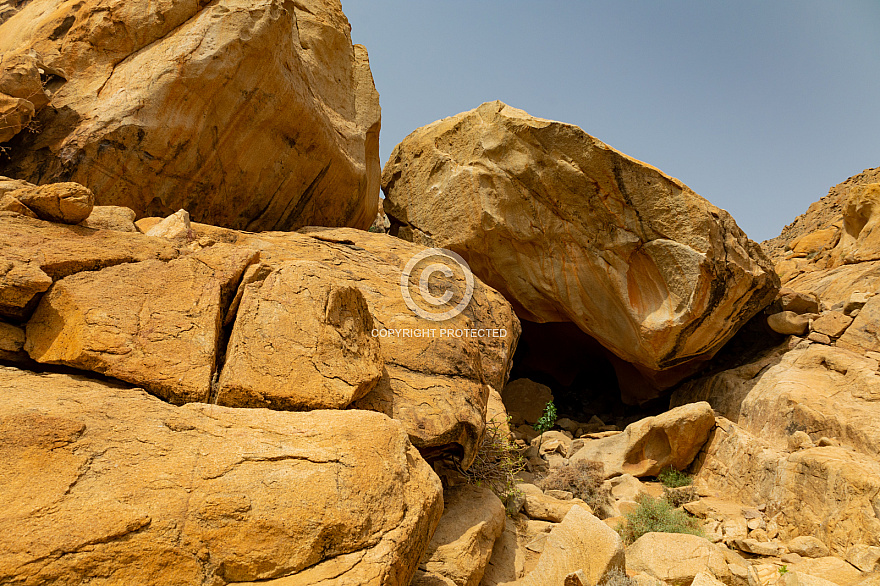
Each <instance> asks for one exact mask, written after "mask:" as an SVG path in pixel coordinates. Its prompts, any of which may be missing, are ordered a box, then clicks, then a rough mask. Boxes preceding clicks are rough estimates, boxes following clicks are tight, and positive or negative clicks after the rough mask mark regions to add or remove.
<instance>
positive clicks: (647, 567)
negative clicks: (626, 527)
mask: <svg viewBox="0 0 880 586" xmlns="http://www.w3.org/2000/svg"><path fill="white" fill-rule="evenodd" d="M626 569H627V571H634V572H645V573H647V574H649V575H651V576H653V577H655V578H657V579H658V580H663V581H664V582H666V583H668V584H678V585H683V586H688V585H689V584H691V583H692V582H693V580H694V578H695V577H696V576H697V575H698V574H700V573H701V572H709V573H710V574H712V575H713V576H716V577H717V576H719V575H724V574H727V573H728V571H727V564H726V562H725V560H724V554H722V553H721V551H720V550H719V549H718V548H717V547H716V546H715V545H713V544H712V543H710V542H709V541H708V540H706V539H704V538H702V537H697V536H696V535H686V534H679V533H645V534H644V535H642V536H641V537H639V538H638V539H636V540H635V542H633V544H632V545H630V546H629V547H627V548H626Z"/></svg>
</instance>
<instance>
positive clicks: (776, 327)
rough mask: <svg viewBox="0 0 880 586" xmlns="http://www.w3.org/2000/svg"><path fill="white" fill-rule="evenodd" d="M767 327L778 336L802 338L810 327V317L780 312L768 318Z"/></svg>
mask: <svg viewBox="0 0 880 586" xmlns="http://www.w3.org/2000/svg"><path fill="white" fill-rule="evenodd" d="M767 325H768V326H770V329H771V330H773V331H774V332H776V333H777V334H783V335H785V336H802V335H804V333H806V331H807V328H808V327H809V325H810V317H809V316H808V315H798V314H797V313H795V312H793V311H780V312H779V313H774V314H772V315H768V316H767Z"/></svg>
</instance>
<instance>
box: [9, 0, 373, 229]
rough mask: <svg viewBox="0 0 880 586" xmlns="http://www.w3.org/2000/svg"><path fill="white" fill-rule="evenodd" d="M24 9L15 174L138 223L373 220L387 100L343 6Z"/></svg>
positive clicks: (33, 5)
mask: <svg viewBox="0 0 880 586" xmlns="http://www.w3.org/2000/svg"><path fill="white" fill-rule="evenodd" d="M19 4H20V5H18V6H16V7H15V8H16V10H15V11H14V12H13V13H12V14H11V15H10V14H9V13H8V12H7V13H4V14H3V16H2V17H0V18H2V19H5V22H2V24H0V55H2V56H3V65H2V66H0V142H2V141H7V140H9V139H10V138H12V136H13V135H17V136H15V138H14V139H12V141H11V142H7V143H6V144H5V145H4V147H5V148H6V150H7V152H8V155H9V157H10V158H9V159H8V160H4V161H3V162H2V163H0V174H5V175H10V176H13V177H17V178H21V179H26V180H28V181H31V182H33V183H40V184H44V183H54V182H58V181H75V182H78V183H81V184H83V185H85V186H86V187H88V188H89V189H91V190H92V191H93V192H94V193H95V196H96V198H97V203H98V204H99V205H118V206H125V207H128V208H131V209H133V210H135V212H137V214H138V216H144V215H161V216H165V215H168V214H170V213H172V212H174V211H177V210H178V209H180V208H185V209H187V210H189V211H190V212H191V213H192V214H193V218H194V219H196V220H199V221H203V222H208V223H212V224H217V225H223V226H229V227H233V228H244V229H248V230H269V229H280V230H286V229H291V228H297V227H300V226H304V225H327V226H354V227H359V228H363V229H366V228H367V227H368V226H370V224H371V223H372V222H373V220H374V218H375V217H376V212H377V205H378V199H379V174H380V168H379V167H380V163H379V127H380V111H379V96H378V94H377V92H376V90H375V87H374V85H373V80H372V75H371V73H370V69H369V60H368V57H367V52H366V49H364V48H363V47H361V46H359V45H352V42H351V36H350V30H351V27H350V25H349V23H348V20H347V19H346V18H345V15H344V14H343V13H342V7H341V5H340V3H339V1H338V0H305V1H301V2H296V3H288V2H283V1H281V0H259V1H258V2H244V1H242V0H220V1H219V2H215V3H206V2H195V1H189V0H188V1H176V2H169V3H163V4H161V5H157V4H151V3H149V2H146V1H145V0H138V1H133V2H126V3H125V4H124V5H123V6H120V5H117V4H116V3H114V2H112V1H111V0H87V1H85V2H70V1H67V0H52V1H49V2H46V1H41V2H27V3H23V4H21V3H19ZM13 68H17V69H18V70H20V69H22V68H24V69H25V71H24V74H23V75H18V77H17V78H16V79H26V80H28V82H29V85H28V84H23V83H18V84H17V85H16V87H19V88H20V89H19V90H17V91H16V92H14V93H16V94H18V93H22V92H25V93H27V95H9V92H10V91H13V90H12V89H10V86H11V85H12V84H10V83H4V80H6V79H8V78H12V77H14V76H13V74H14V73H15V71H13ZM50 98H51V101H50V103H49V105H48V106H46V105H45V102H47V101H49V99H50ZM40 108H42V111H39V110H40ZM31 118H35V121H36V122H37V126H36V127H35V128H36V130H37V131H35V132H21V129H22V127H24V126H26V125H27V124H28V123H29V122H30V120H31Z"/></svg>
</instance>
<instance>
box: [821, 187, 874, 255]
mask: <svg viewBox="0 0 880 586" xmlns="http://www.w3.org/2000/svg"><path fill="white" fill-rule="evenodd" d="M878 222H880V183H867V184H858V185H854V186H852V187H851V188H850V190H849V194H848V195H847V198H846V203H845V205H844V207H843V232H842V233H841V236H840V242H839V243H838V245H837V246H836V247H835V248H834V250H833V251H832V253H831V262H832V266H839V265H841V264H851V263H855V262H862V261H866V260H877V259H878V258H880V231H878V230H877V223H878Z"/></svg>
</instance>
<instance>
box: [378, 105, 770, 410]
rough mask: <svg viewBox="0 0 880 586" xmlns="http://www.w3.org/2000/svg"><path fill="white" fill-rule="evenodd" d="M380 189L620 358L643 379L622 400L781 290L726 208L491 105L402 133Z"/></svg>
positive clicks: (587, 142) (586, 139)
mask: <svg viewBox="0 0 880 586" xmlns="http://www.w3.org/2000/svg"><path fill="white" fill-rule="evenodd" d="M382 187H383V190H384V191H385V194H386V196H387V199H386V200H385V209H386V212H387V213H388V216H389V217H390V218H391V219H392V233H396V234H397V235H399V236H400V237H402V238H405V239H408V240H412V241H414V242H417V243H421V244H425V245H427V246H439V247H443V248H448V249H451V250H453V251H455V252H457V253H459V254H460V255H462V256H463V257H464V258H465V259H466V260H467V261H468V263H469V264H470V266H471V268H472V269H473V270H474V272H475V274H476V275H477V276H479V277H480V278H481V279H482V280H483V281H484V282H486V283H487V284H489V285H490V286H492V287H494V288H496V289H497V290H498V291H500V292H501V293H502V294H503V295H504V296H505V297H506V298H507V299H508V300H510V301H511V303H513V305H514V307H515V308H516V311H517V314H518V315H519V317H520V318H522V319H525V320H529V321H535V322H574V323H575V324H577V325H578V326H579V327H580V328H581V329H582V330H583V331H584V332H586V333H588V334H589V335H590V336H592V337H593V338H595V339H596V340H598V341H599V342H600V343H601V344H602V345H603V346H604V347H605V348H607V349H608V350H610V351H611V352H613V353H614V354H615V355H616V356H618V357H619V358H621V359H623V360H624V361H626V362H628V363H631V364H633V365H634V366H635V367H636V369H638V371H639V373H640V374H641V376H643V377H646V378H647V379H648V380H649V381H651V385H647V384H644V383H642V384H638V382H636V381H634V382H633V383H632V384H627V385H625V388H624V389H623V391H624V394H625V396H626V398H627V399H628V400H629V401H631V402H632V401H642V400H646V399H649V398H651V397H652V396H656V390H657V389H658V388H665V387H668V386H670V385H672V384H674V383H675V382H677V381H679V380H681V379H682V378H684V377H685V376H688V375H689V374H692V372H693V371H694V369H695V368H696V367H697V364H698V363H699V362H700V360H702V359H706V358H707V357H711V356H712V355H713V354H714V353H715V352H716V351H717V350H718V349H719V348H720V347H721V346H722V345H723V344H724V343H725V342H726V341H727V340H728V339H730V337H731V336H732V335H733V334H734V333H735V332H736V331H737V329H738V328H739V327H740V326H741V325H743V324H744V323H745V322H746V321H747V320H748V319H749V318H750V317H752V316H753V315H755V314H756V313H757V312H758V311H759V310H760V309H762V308H763V307H764V306H765V305H767V304H768V303H769V302H770V301H772V300H773V298H774V296H775V293H776V291H777V289H778V288H779V280H778V278H777V277H776V275H775V273H774V271H773V267H772V265H771V263H770V261H769V259H768V258H767V257H766V256H765V254H764V252H763V251H762V250H761V248H760V247H759V246H758V245H757V244H755V243H754V242H752V241H750V240H749V239H748V238H747V237H746V235H745V234H744V233H743V232H742V230H740V229H739V227H737V225H736V223H735V222H734V221H733V219H732V218H731V217H730V215H729V214H728V213H727V212H725V211H724V210H721V209H719V208H717V207H715V206H713V205H712V204H711V203H709V202H707V201H706V200H705V199H703V198H702V197H700V196H699V195H697V194H696V193H694V192H693V191H691V190H690V189H689V188H688V187H687V186H686V185H684V184H683V183H681V182H680V181H678V180H677V179H674V178H672V177H669V176H667V175H665V174H664V173H662V172H661V171H659V170H658V169H656V168H654V167H651V166H649V165H646V164H645V163H642V162H640V161H637V160H635V159H633V158H631V157H628V156H626V155H624V154H622V153H620V152H618V151H616V150H614V149H612V148H611V147H609V146H608V145H606V144H604V143H602V142H600V141H599V140H597V139H595V138H593V137H591V136H590V135H588V134H586V133H585V132H584V131H582V130H581V129H580V128H578V127H576V126H573V125H570V124H563V123H560V122H552V121H549V120H543V119H540V118H535V117H532V116H529V115H528V114H527V113H525V112H523V111H521V110H517V109H514V108H511V107H509V106H506V105H505V104H503V103H501V102H490V103H486V104H483V105H482V106H480V107H479V108H477V109H475V110H471V111H469V112H465V113H463V114H459V115H457V116H453V117H450V118H445V119H443V120H440V121H438V122H434V123H433V124H430V125H428V126H426V127H423V128H420V129H418V130H416V131H415V132H413V133H412V134H410V135H409V136H408V137H407V138H406V139H404V141H403V142H402V143H400V144H399V145H398V146H397V147H396V148H395V150H394V152H393V153H392V155H391V158H390V159H389V161H388V163H387V164H386V166H385V169H384V171H383V176H382ZM652 386H653V389H652V388H651V387H652Z"/></svg>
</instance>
